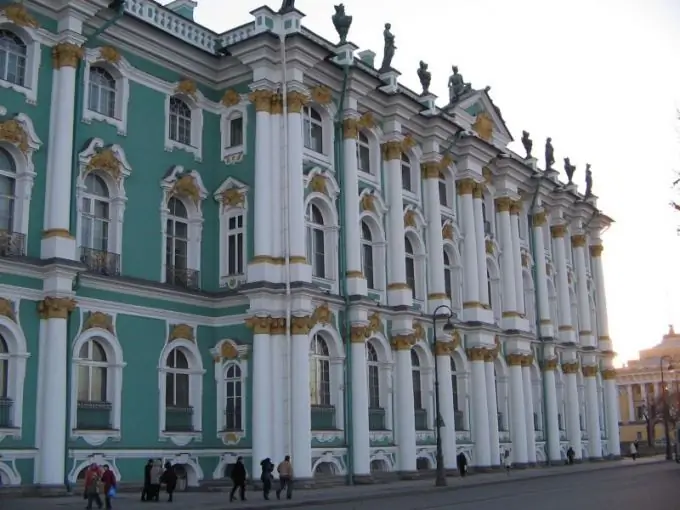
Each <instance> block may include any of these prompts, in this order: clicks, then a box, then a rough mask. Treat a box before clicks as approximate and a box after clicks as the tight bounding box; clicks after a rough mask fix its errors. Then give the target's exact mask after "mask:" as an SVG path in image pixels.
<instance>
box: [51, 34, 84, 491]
mask: <svg viewBox="0 0 680 510" xmlns="http://www.w3.org/2000/svg"><path fill="white" fill-rule="evenodd" d="M81 58H82V49H81V48H80V46H78V45H75V44H72V43H70V42H61V43H59V44H57V45H56V46H54V48H52V63H53V65H54V74H53V83H52V104H51V113H50V136H49V144H48V146H47V181H46V188H47V191H46V194H45V221H44V232H43V234H42V242H41V257H42V258H43V259H50V258H55V257H56V258H62V259H71V260H72V259H74V258H76V242H75V238H74V237H73V236H72V234H71V231H70V229H71V225H70V221H71V219H70V215H71V195H72V189H71V186H72V183H73V177H72V174H73V157H74V155H73V115H74V110H75V108H74V103H75V90H76V66H77V65H78V62H79V60H80V59H81ZM78 114H80V112H79V113H78ZM62 471H63V469H62ZM62 482H63V480H60V483H62Z"/></svg>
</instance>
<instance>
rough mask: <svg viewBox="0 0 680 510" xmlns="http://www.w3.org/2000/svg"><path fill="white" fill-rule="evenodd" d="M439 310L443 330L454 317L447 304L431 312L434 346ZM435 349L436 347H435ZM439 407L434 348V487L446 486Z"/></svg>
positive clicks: (442, 425)
mask: <svg viewBox="0 0 680 510" xmlns="http://www.w3.org/2000/svg"><path fill="white" fill-rule="evenodd" d="M440 310H444V311H445V312H446V313H445V314H442V317H445V318H446V324H444V327H443V328H442V330H443V331H452V330H453V324H452V323H451V319H453V318H455V317H456V314H454V313H453V311H452V310H451V308H450V307H449V306H447V305H439V306H438V307H437V308H435V310H434V313H433V314H432V328H433V329H434V342H435V346H436V344H437V317H438V313H439V311H440ZM435 349H436V347H435ZM439 409H440V407H439V363H437V354H436V350H435V358H434V414H435V416H436V424H435V428H436V433H437V476H436V478H435V482H434V484H435V486H436V487H444V486H446V472H445V470H444V452H443V451H442V430H441V429H442V427H444V426H445V423H444V420H443V419H442V415H441V412H440V410H439Z"/></svg>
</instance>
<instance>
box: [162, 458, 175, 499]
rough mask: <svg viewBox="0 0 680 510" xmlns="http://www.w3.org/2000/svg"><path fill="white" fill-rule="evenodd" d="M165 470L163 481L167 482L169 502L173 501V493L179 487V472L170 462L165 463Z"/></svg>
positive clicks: (166, 488) (166, 489)
mask: <svg viewBox="0 0 680 510" xmlns="http://www.w3.org/2000/svg"><path fill="white" fill-rule="evenodd" d="M164 467H165V471H163V474H162V475H161V483H164V484H165V491H166V492H167V493H168V502H171V501H172V495H173V493H174V492H175V489H176V488H177V473H175V468H173V467H172V464H170V462H166V463H165V466H164Z"/></svg>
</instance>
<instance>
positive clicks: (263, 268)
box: [247, 255, 282, 283]
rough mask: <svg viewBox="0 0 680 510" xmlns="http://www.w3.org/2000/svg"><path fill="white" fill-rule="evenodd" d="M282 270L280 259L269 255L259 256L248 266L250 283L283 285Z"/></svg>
mask: <svg viewBox="0 0 680 510" xmlns="http://www.w3.org/2000/svg"><path fill="white" fill-rule="evenodd" d="M281 269H282V266H281V264H280V260H279V259H275V258H274V257H270V256H269V255H258V256H256V257H255V258H254V259H253V261H252V262H251V263H250V264H248V274H247V280H248V283H251V282H272V283H281V281H282V280H281V272H282V271H281Z"/></svg>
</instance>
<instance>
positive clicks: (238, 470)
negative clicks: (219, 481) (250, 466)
mask: <svg viewBox="0 0 680 510" xmlns="http://www.w3.org/2000/svg"><path fill="white" fill-rule="evenodd" d="M231 481H232V482H233V483H234V486H233V487H232V489H231V494H230V495H229V501H234V499H235V498H234V495H235V494H236V490H238V491H239V496H240V497H241V501H245V500H246V467H245V466H244V465H243V457H239V458H238V459H236V464H234V467H233V468H232V470H231Z"/></svg>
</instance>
